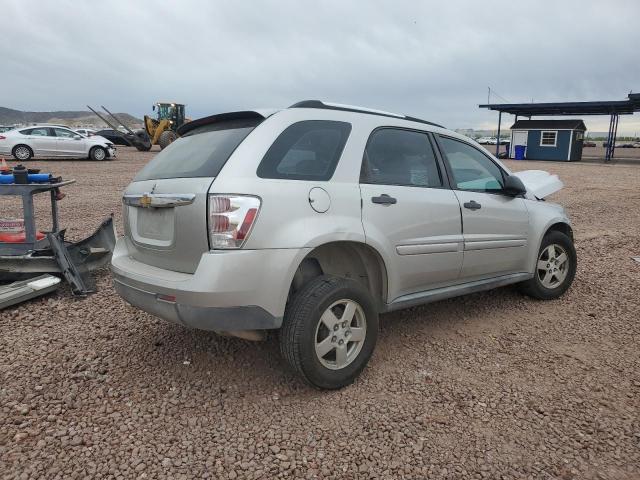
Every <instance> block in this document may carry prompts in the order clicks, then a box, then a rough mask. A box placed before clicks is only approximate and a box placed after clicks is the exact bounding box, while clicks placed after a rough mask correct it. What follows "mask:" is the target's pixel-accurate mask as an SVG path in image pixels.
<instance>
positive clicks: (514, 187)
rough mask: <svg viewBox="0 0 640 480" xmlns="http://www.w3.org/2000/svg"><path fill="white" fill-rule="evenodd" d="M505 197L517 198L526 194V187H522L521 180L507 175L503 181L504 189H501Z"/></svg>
mask: <svg viewBox="0 0 640 480" xmlns="http://www.w3.org/2000/svg"><path fill="white" fill-rule="evenodd" d="M502 191H503V193H504V194H505V195H509V196H510V197H517V196H518V195H524V194H525V193H527V187H525V186H524V183H522V180H520V179H519V178H518V177H516V176H515V175H509V176H508V177H507V178H506V179H505V181H504V188H503V189H502Z"/></svg>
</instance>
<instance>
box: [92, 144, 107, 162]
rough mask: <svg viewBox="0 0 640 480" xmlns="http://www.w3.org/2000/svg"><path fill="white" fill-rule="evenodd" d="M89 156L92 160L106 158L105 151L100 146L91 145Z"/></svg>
mask: <svg viewBox="0 0 640 480" xmlns="http://www.w3.org/2000/svg"><path fill="white" fill-rule="evenodd" d="M90 156H91V159H92V160H97V161H102V160H104V159H105V158H107V152H106V150H105V149H104V148H102V147H93V148H92V149H91V155H90Z"/></svg>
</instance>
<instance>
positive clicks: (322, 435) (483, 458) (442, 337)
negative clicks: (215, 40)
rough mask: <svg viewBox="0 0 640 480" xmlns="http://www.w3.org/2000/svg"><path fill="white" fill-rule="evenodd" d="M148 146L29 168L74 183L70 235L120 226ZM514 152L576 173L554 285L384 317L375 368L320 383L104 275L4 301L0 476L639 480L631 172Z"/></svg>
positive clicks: (0, 316)
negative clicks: (546, 290)
mask: <svg viewBox="0 0 640 480" xmlns="http://www.w3.org/2000/svg"><path fill="white" fill-rule="evenodd" d="M152 156H153V153H149V154H141V153H137V152H134V151H131V150H129V149H125V148H120V157H119V158H118V160H116V161H113V162H105V163H97V162H80V161H56V162H53V161H52V162H44V161H39V162H31V163H32V165H38V167H39V168H42V169H44V170H47V171H49V170H50V171H53V172H54V173H56V174H60V175H63V176H64V177H66V178H70V177H73V178H76V179H77V180H78V183H77V184H76V185H74V186H72V187H70V188H67V190H66V191H67V193H68V197H67V198H66V199H64V200H63V201H62V202H61V212H60V213H61V218H62V221H63V224H64V225H66V226H67V227H68V229H69V235H70V236H71V237H75V238H79V237H81V236H83V235H86V234H88V233H89V232H90V231H91V230H92V229H93V228H94V227H95V226H97V225H98V223H99V222H100V220H101V219H102V218H103V217H104V216H105V215H106V214H108V213H110V212H115V215H116V219H117V224H118V229H119V230H120V231H122V225H121V217H120V201H119V198H120V193H121V191H122V190H123V188H124V187H125V186H126V184H127V183H128V182H129V180H130V179H131V178H132V176H133V175H134V173H135V172H136V171H137V170H138V169H139V168H140V167H141V166H142V165H143V164H144V163H145V162H146V161H147V160H148V159H149V158H151V157H152ZM509 165H510V166H511V167H512V168H514V169H547V170H550V171H552V172H554V173H558V174H559V175H560V176H561V178H562V179H563V180H564V181H565V183H566V188H565V189H564V190H562V191H561V192H559V193H558V194H556V195H555V197H554V200H556V201H559V202H561V203H563V204H564V205H566V207H567V209H568V211H569V213H570V215H571V217H572V219H573V221H574V228H575V232H576V243H577V250H578V256H579V267H578V274H577V278H576V281H575V283H574V286H573V288H572V289H571V290H570V291H569V292H568V293H567V295H566V296H564V297H563V298H561V299H559V300H557V301H553V302H547V303H543V302H538V301H533V300H530V299H528V298H525V297H522V296H521V295H519V294H518V293H517V292H515V291H514V290H513V289H511V288H504V289H500V290H497V291H492V292H487V293H481V294H475V295H472V296H469V297H465V298H460V299H454V300H449V301H443V302H439V303H436V304H432V305H428V306H424V307H419V308H414V309H411V310H407V311H401V312H397V313H394V314H389V315H385V316H383V318H382V320H381V335H380V339H379V343H378V347H377V350H376V353H375V354H374V357H373V359H372V362H371V364H370V366H369V368H368V369H367V370H366V371H365V372H364V373H363V375H362V376H361V377H360V378H359V379H358V380H357V381H356V383H355V384H354V385H352V386H350V387H348V388H345V389H344V390H341V391H337V392H329V393H327V392H318V391H315V390H313V389H310V388H308V387H306V386H305V385H303V384H302V383H301V382H300V381H299V380H298V379H297V378H296V377H295V376H294V375H293V374H292V373H291V372H290V371H289V370H288V369H287V368H286V367H285V365H284V362H283V361H282V360H281V358H280V355H279V353H278V348H277V343H276V342H275V341H270V342H266V343H260V344H255V343H250V342H245V341H242V340H236V339H225V338H220V337H217V336H216V335H214V334H211V333H207V332H201V331H190V330H187V329H184V328H180V327H178V326H174V325H170V324H168V323H165V322H163V321H160V320H157V319H155V318H153V317H151V316H149V315H147V314H145V313H142V312H140V311H138V310H136V309H134V308H132V307H130V306H128V305H126V304H125V303H124V302H123V301H121V300H120V298H119V297H117V296H116V295H115V293H114V291H113V289H112V287H111V283H110V278H109V274H108V272H106V271H105V272H102V273H101V274H100V275H99V279H98V284H99V288H100V291H99V293H97V294H95V295H93V296H91V297H89V298H87V299H85V300H74V299H72V298H71V297H70V295H69V292H68V290H62V291H60V292H59V293H58V294H56V295H54V296H52V297H49V298H47V299H43V300H39V301H34V302H32V303H30V304H25V305H22V306H20V307H17V308H14V309H10V310H5V311H3V312H1V313H0V476H1V477H2V478H7V479H8V478H47V479H53V478H78V479H84V478H127V479H128V478H184V479H187V478H230V479H232V478H265V479H266V478H275V477H296V478H336V479H337V478H340V479H343V478H490V479H497V478H535V479H548V478H560V479H573V478H575V479H591V478H603V479H632V478H634V479H635V478H639V477H640V413H639V412H640V348H638V342H639V340H640V325H639V314H638V312H639V311H640V291H639V287H640V263H636V262H635V261H633V260H632V259H631V257H632V256H640V214H639V213H638V212H640V190H639V187H640V167H636V166H630V165H623V164H617V165H606V166H604V165H596V164H592V163H589V164H566V163H549V162H547V163H542V162H538V163H536V162H513V161H512V162H509ZM41 207H42V208H44V205H41ZM7 208H8V207H7V206H6V205H3V214H4V213H5V212H6V209H7Z"/></svg>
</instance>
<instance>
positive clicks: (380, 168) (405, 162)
mask: <svg viewBox="0 0 640 480" xmlns="http://www.w3.org/2000/svg"><path fill="white" fill-rule="evenodd" d="M360 181H361V183H375V184H384V185H407V186H412V187H440V186H442V177H441V176H440V170H439V168H438V164H437V162H436V158H435V155H434V153H433V148H432V147H431V142H430V141H429V137H428V136H427V134H425V133H420V132H413V131H410V130H399V129H393V128H383V129H380V130H376V131H375V132H373V133H372V134H371V137H370V138H369V142H368V143H367V148H366V149H365V153H364V159H363V161H362V170H361V176H360Z"/></svg>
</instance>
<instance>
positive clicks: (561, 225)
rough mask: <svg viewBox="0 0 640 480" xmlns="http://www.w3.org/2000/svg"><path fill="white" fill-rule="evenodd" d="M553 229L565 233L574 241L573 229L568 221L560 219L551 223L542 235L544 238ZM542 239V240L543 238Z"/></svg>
mask: <svg viewBox="0 0 640 480" xmlns="http://www.w3.org/2000/svg"><path fill="white" fill-rule="evenodd" d="M552 231H555V232H560V233H564V234H565V235H566V236H568V237H569V238H570V239H571V241H573V229H572V228H571V225H569V224H568V223H567V222H564V221H560V222H556V223H553V224H552V225H549V227H547V229H546V230H545V232H544V235H542V238H544V236H545V235H547V233H549V232H552ZM540 241H541V242H542V239H541V240H540Z"/></svg>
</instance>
